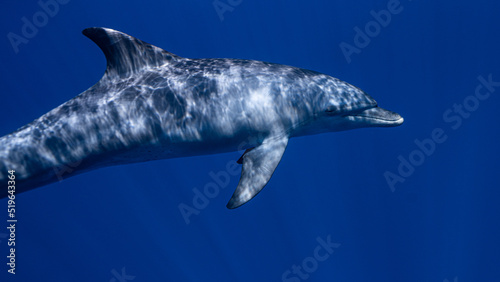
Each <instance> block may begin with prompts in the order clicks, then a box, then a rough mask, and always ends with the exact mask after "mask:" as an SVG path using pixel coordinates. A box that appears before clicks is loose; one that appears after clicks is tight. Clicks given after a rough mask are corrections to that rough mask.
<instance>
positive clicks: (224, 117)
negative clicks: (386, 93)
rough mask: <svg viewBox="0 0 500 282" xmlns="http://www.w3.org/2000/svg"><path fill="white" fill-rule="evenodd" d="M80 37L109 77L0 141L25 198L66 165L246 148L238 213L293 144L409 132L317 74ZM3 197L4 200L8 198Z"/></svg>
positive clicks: (354, 91)
mask: <svg viewBox="0 0 500 282" xmlns="http://www.w3.org/2000/svg"><path fill="white" fill-rule="evenodd" d="M83 34H84V35H86V36H87V37H89V38H90V39H91V40H93V41H94V42H95V43H96V44H97V45H98V46H99V47H100V48H101V49H102V51H103V52H104V55H105V56H106V60H107V69H106V73H105V74H104V76H103V77H102V79H101V80H100V81H99V82H97V83H96V84H95V85H94V86H92V87H90V88H89V89H88V90H86V91H85V92H83V93H81V94H80V95H78V96H76V97H75V98H73V99H72V100H70V101H68V102H66V103H64V104H62V105H61V106H59V107H57V108H55V109H53V110H52V111H50V112H48V113H47V114H45V115H43V116H42V117H40V118H38V119H37V120H35V121H33V122H32V123H30V124H28V125H25V126H24V127H22V128H20V129H18V130H17V131H15V132H13V133H11V134H9V135H6V136H4V137H2V138H0V183H2V184H1V185H6V183H7V170H15V171H16V177H17V179H16V180H17V184H16V185H17V190H16V192H23V191H27V190H31V189H34V188H37V187H40V186H43V185H46V184H49V183H52V182H56V181H58V180H59V179H60V178H61V175H60V172H61V171H63V168H65V167H68V166H70V167H72V168H73V169H71V170H70V171H71V172H68V170H66V171H65V172H66V174H65V175H64V177H67V176H71V175H76V174H79V173H82V172H86V171H90V170H93V169H97V168H101V167H105V166H111V165H118V164H127V163H134V162H144V161H150V160H158V159H166V158H176V157H185V156H195V155H203V154H216V153H223V152H230V151H237V150H239V149H247V150H246V151H245V153H244V154H243V156H242V157H241V159H240V161H239V162H240V163H242V173H241V179H240V182H239V184H238V187H237V188H236V191H235V192H234V194H233V196H232V198H231V200H230V201H229V203H228V205H227V207H228V208H236V207H239V206H241V205H242V204H244V203H246V202H248V201H249V200H250V199H252V198H253V197H254V196H255V195H256V194H257V193H259V192H260V191H261V190H262V188H263V187H264V186H265V185H266V184H267V182H268V181H269V179H270V178H271V176H272V174H273V173H274V170H275V169H276V166H277V165H278V163H279V162H280V160H281V157H282V155H283V153H284V152H285V149H286V146H287V144H288V140H289V139H290V138H291V137H295V136H302V135H310V134H318V133H325V132H332V131H341V130H348V129H354V128H360V127H373V126H376V127H380V126H381V127H389V126H398V125H400V124H402V123H403V118H402V117H401V116H399V115H398V114H396V113H394V112H390V111H387V110H384V109H382V108H379V107H377V103H376V102H375V100H373V98H371V97H370V96H368V95H367V94H366V93H364V92H363V91H362V90H360V89H359V88H357V87H355V86H352V85H350V84H348V83H346V82H343V81H341V80H339V79H336V78H333V77H331V76H328V75H325V74H321V73H318V72H314V71H310V70H305V69H300V68H296V67H291V66H285V65H278V64H272V63H266V62H260V61H252V60H239V59H188V58H181V57H179V56H176V55H174V54H172V53H169V52H167V51H164V50H162V49H160V48H158V47H156V46H153V45H150V44H148V43H145V42H143V41H140V40H138V39H136V38H134V37H131V36H129V35H126V34H124V33H121V32H118V31H115V30H112V29H107V28H88V29H85V30H84V31H83ZM250 140H251V142H250ZM241 144H246V147H244V148H241V146H240V145H241ZM75 164H77V165H75ZM5 188H6V187H5ZM1 191H2V192H1V196H2V197H5V196H7V189H2V190H1Z"/></svg>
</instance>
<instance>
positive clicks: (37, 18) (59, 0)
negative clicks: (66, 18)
mask: <svg viewBox="0 0 500 282" xmlns="http://www.w3.org/2000/svg"><path fill="white" fill-rule="evenodd" d="M69 1H70V0H40V1H38V6H39V7H40V10H38V11H37V12H35V13H34V14H33V16H31V17H30V18H27V17H22V18H21V22H22V23H23V25H22V27H21V33H20V35H19V34H17V33H14V32H9V33H8V34H7V39H9V42H10V45H12V49H14V52H15V53H16V54H17V53H19V45H21V44H28V42H29V40H30V39H33V38H34V37H35V36H36V35H37V34H38V30H39V29H40V28H43V27H44V26H46V25H47V24H48V23H49V19H50V18H53V17H55V16H56V15H57V14H58V13H59V10H60V5H66V4H68V3H69Z"/></svg>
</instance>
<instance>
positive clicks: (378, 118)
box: [348, 107, 404, 127]
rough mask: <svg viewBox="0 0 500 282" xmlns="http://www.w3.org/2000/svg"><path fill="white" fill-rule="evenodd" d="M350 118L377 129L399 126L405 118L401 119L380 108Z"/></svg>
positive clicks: (396, 114) (395, 114)
mask: <svg viewBox="0 0 500 282" xmlns="http://www.w3.org/2000/svg"><path fill="white" fill-rule="evenodd" d="M348 118H350V119H353V120H354V121H357V122H363V123H365V124H366V125H367V126H377V127H393V126H399V125H401V124H402V123H403V121H404V119H403V117H401V116H400V115H399V114H398V113H395V112H391V111H388V110H385V109H382V108H380V107H375V108H371V109H367V110H364V111H362V112H358V113H356V114H350V115H349V116H348Z"/></svg>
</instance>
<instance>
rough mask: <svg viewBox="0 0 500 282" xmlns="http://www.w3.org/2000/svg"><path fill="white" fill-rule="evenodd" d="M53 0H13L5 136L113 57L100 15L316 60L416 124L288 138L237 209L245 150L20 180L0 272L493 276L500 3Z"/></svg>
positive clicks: (124, 24)
mask: <svg viewBox="0 0 500 282" xmlns="http://www.w3.org/2000/svg"><path fill="white" fill-rule="evenodd" d="M47 2H51V1H47V0H42V1H41V2H38V3H37V2H36V1H12V0H7V1H4V3H2V4H3V5H2V9H1V12H0V22H1V25H0V36H1V37H0V38H1V40H0V54H1V55H0V56H1V66H0V72H1V74H0V80H1V84H0V89H1V90H0V135H5V134H8V133H10V132H12V131H14V130H16V129H17V128H19V127H21V126H23V125H25V124H27V123H29V122H31V121H32V120H34V119H35V118H38V117H39V116H41V115H42V114H44V113H46V112H48V111H49V110H51V109H53V108H55V107H56V106H58V105H60V104H62V103H64V102H65V101H67V100H69V99H71V98H73V97H74V96H76V95H77V94H79V93H81V92H83V91H84V90H86V89H87V88H88V87H90V86H92V85H93V84H94V83H95V82H97V81H98V80H99V79H100V77H101V76H102V74H103V72H104V69H105V59H104V56H103V55H102V53H101V51H100V49H99V48H98V47H97V46H96V45H95V44H94V43H93V42H91V41H90V40H89V39H87V38H86V37H85V36H83V35H82V34H81V30H83V29H84V28H86V27H91V26H102V27H109V28H113V29H116V30H120V31H123V32H125V33H127V34H130V35H132V36H135V37H137V38H139V39H141V40H144V41H146V42H149V43H151V44H154V45H156V46H158V47H161V48H163V49H165V50H167V51H170V52H173V53H175V54H178V55H180V56H183V57H190V58H205V57H207V58H210V57H214V58H215V57H227V58H243V59H256V60H262V61H269V62H274V63H281V64H287V65H293V66H297V67H302V68H306V69H312V70H316V71H319V72H323V73H326V74H329V75H332V76H335V77H338V78H340V79H342V80H345V81H347V82H349V83H352V84H354V85H356V86H358V87H360V88H362V89H363V90H365V91H366V92H368V93H369V94H370V95H371V96H373V97H374V98H375V99H376V100H377V101H378V103H379V105H380V106H381V107H384V108H387V109H390V110H393V111H396V112H398V113H400V114H401V115H402V116H403V117H404V118H405V123H404V124H403V125H402V126H400V127H397V128H373V129H359V130H354V131H346V132H340V133H330V134H323V135H316V136H308V137H302V138H295V139H292V140H291V141H290V143H289V146H288V148H287V150H286V153H285V155H284V157H283V159H282V161H281V163H280V165H279V166H278V168H277V170H276V172H275V174H274V176H273V177H272V179H271V181H270V182H269V184H268V185H267V186H266V187H265V189H263V191H262V192H261V193H260V194H259V195H258V196H257V197H256V198H254V199H253V200H252V201H250V202H249V203H248V204H246V205H244V206H242V207H240V208H238V209H236V210H228V209H226V207H225V205H226V203H227V201H228V200H229V198H230V197H231V195H232V193H233V191H234V188H235V187H236V185H237V183H238V179H239V173H238V174H234V173H233V170H232V169H231V168H230V169H229V170H228V168H227V166H228V164H229V165H230V166H231V165H232V164H233V163H234V162H235V161H236V160H237V159H238V158H239V157H240V155H241V152H234V153H228V154H221V155H211V156H202V157H191V158H181V159H172V160H163V161H156V162H149V163H141V164H135V165H127V166H118V167H110V168H105V169H101V170H97V171H93V172H90V173H87V174H83V175H79V176H76V177H73V178H69V179H66V180H64V181H62V182H60V183H55V184H52V185H49V186H46V187H43V188H40V189H37V190H33V191H30V192H27V193H24V194H20V195H18V197H17V201H16V216H17V218H18V223H16V268H15V271H16V274H15V275H12V274H9V273H8V272H7V269H8V268H9V267H8V266H7V264H6V263H7V255H9V252H8V248H9V247H8V246H7V242H8V236H9V234H8V230H7V229H6V227H7V226H8V225H7V222H6V220H7V200H5V199H2V200H0V226H1V229H0V240H1V242H0V281H134V282H135V281H295V282H297V281H395V282H400V281H405V282H410V281H415V282H422V281H426V282H433V281H436V282H444V281H460V282H470V281H500V268H499V267H498V266H499V263H500V243H499V238H500V227H499V223H500V205H499V202H500V191H499V185H498V180H497V179H498V177H497V175H498V174H497V173H498V169H499V168H500V162H499V156H500V154H499V153H500V150H499V146H498V141H499V136H500V134H499V125H498V122H499V121H500V120H499V118H498V110H497V109H498V107H499V105H500V97H498V96H499V95H500V85H499V84H500V83H498V82H500V69H499V66H500V52H499V50H500V17H499V16H498V15H499V12H500V3H498V2H496V1H485V0H478V1H433V2H430V1H417V0H414V1H410V0H401V2H398V1H395V0H373V1H347V0H342V1H320V0H313V1H283V0H280V1H261V0H254V1H250V0H220V1H215V2H214V1H211V0H210V1H94V0H88V1H77V0H64V1H63V0H60V2H51V3H57V8H56V6H55V5H52V6H50V5H49V6H47V5H48V4H46V5H44V3H47ZM40 3H41V4H40ZM44 6H45V9H44V8H43V7H44ZM387 15H390V19H389V17H388V16H387ZM23 18H24V19H23ZM377 19H378V21H377ZM26 22H28V24H27V23H26ZM30 24H34V25H35V24H37V26H35V28H36V30H33V29H31V30H29V28H28V27H24V26H25V25H30ZM23 29H24V31H23ZM23 32H24V33H23ZM361 33H363V34H364V35H361ZM9 34H10V35H9ZM12 34H15V35H12ZM14 37H15V39H13V38H14ZM488 81H490V82H488ZM213 174H216V175H219V176H220V177H222V176H221V175H229V183H227V184H226V183H224V182H227V181H222V182H221V181H219V182H218V181H216V180H214V178H213V177H212V176H211V175H213ZM224 180H225V179H224ZM214 183H215V184H216V186H218V187H219V188H220V191H219V192H218V193H215V196H214V197H213V198H211V199H208V203H205V205H204V206H203V208H200V209H198V210H197V211H198V213H197V214H192V215H190V216H189V217H183V215H182V213H181V212H180V210H179V205H180V204H186V205H190V206H193V199H194V197H195V192H194V191H196V190H193V189H195V188H196V189H198V190H200V191H203V189H204V187H205V186H207V185H209V184H212V185H213V184H214ZM198 205H199V207H200V203H198ZM186 218H187V219H186ZM325 245H326V246H325Z"/></svg>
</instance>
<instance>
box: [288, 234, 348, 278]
mask: <svg viewBox="0 0 500 282" xmlns="http://www.w3.org/2000/svg"><path fill="white" fill-rule="evenodd" d="M316 242H318V245H317V246H316V247H315V248H314V251H313V253H312V256H309V257H306V258H304V259H303V260H302V262H301V263H300V264H299V265H296V264H294V265H292V267H291V268H290V269H288V270H286V271H285V272H283V274H282V275H281V281H283V282H300V281H302V280H307V279H309V277H310V276H311V274H312V273H314V272H316V270H318V267H319V263H320V262H324V261H325V260H327V259H328V258H329V257H330V256H331V255H332V254H333V252H334V251H335V249H337V248H338V247H340V244H339V243H333V242H332V241H331V236H330V235H328V236H327V237H326V240H323V238H321V237H317V238H316Z"/></svg>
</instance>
